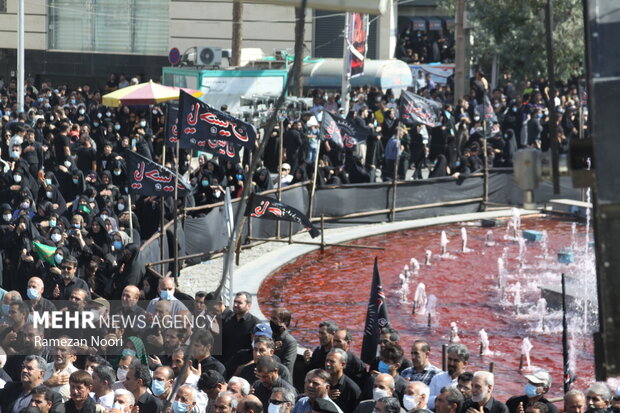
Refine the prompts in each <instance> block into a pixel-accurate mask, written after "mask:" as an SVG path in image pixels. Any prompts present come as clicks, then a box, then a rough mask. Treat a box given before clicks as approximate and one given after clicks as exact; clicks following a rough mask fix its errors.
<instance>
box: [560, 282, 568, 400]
mask: <svg viewBox="0 0 620 413" xmlns="http://www.w3.org/2000/svg"><path fill="white" fill-rule="evenodd" d="M562 358H563V362H564V377H563V381H564V394H566V393H567V392H568V391H569V390H570V380H567V378H569V365H568V360H569V358H568V323H567V321H566V278H565V276H564V273H562Z"/></svg>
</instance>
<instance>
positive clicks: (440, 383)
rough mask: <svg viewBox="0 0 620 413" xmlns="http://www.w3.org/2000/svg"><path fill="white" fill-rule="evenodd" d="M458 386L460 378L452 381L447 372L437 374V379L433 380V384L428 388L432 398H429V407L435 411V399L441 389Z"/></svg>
mask: <svg viewBox="0 0 620 413" xmlns="http://www.w3.org/2000/svg"><path fill="white" fill-rule="evenodd" d="M457 384H458V376H456V378H455V379H452V377H450V375H449V374H448V372H447V371H444V372H443V373H439V374H436V375H435V377H433V379H432V380H431V384H430V385H429V386H428V387H429V390H430V396H429V397H428V405H427V407H428V408H429V409H432V410H435V397H437V396H438V395H439V392H440V391H441V389H443V388H444V387H446V386H450V385H452V386H455V385H457Z"/></svg>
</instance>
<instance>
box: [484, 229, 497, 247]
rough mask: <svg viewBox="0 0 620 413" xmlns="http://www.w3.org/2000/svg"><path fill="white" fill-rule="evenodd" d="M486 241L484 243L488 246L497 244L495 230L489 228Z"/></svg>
mask: <svg viewBox="0 0 620 413" xmlns="http://www.w3.org/2000/svg"><path fill="white" fill-rule="evenodd" d="M485 239H486V241H485V243H484V245H486V246H487V247H494V246H495V240H494V239H493V231H491V230H488V231H487V234H486V236H485Z"/></svg>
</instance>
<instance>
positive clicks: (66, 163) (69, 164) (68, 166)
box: [65, 160, 71, 168]
mask: <svg viewBox="0 0 620 413" xmlns="http://www.w3.org/2000/svg"><path fill="white" fill-rule="evenodd" d="M65 167H66V168H70V167H71V161H69V160H66V161H65Z"/></svg>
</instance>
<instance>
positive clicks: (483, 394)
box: [461, 371, 508, 413]
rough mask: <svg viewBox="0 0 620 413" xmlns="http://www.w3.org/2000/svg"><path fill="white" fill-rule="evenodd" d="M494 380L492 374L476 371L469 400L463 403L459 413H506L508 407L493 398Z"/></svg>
mask: <svg viewBox="0 0 620 413" xmlns="http://www.w3.org/2000/svg"><path fill="white" fill-rule="evenodd" d="M494 387H495V379H494V376H493V373H490V372H488V371H477V372H475V373H474V378H473V379H472V382H471V399H469V400H467V401H465V403H464V404H463V407H462V408H461V413H480V411H481V409H482V410H483V411H484V413H508V407H506V405H505V404H504V403H502V402H500V401H499V400H495V398H493V396H492V394H493V388H494Z"/></svg>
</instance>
